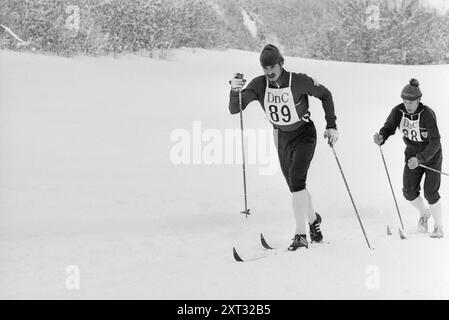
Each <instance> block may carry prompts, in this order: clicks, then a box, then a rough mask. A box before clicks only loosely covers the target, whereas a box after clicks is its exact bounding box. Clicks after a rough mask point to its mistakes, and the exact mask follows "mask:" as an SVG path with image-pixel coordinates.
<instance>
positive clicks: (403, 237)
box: [398, 228, 407, 240]
mask: <svg viewBox="0 0 449 320" xmlns="http://www.w3.org/2000/svg"><path fill="white" fill-rule="evenodd" d="M398 230H399V237H400V238H401V240H406V239H407V238H406V237H405V235H404V232H403V231H402V229H401V228H399V229H398Z"/></svg>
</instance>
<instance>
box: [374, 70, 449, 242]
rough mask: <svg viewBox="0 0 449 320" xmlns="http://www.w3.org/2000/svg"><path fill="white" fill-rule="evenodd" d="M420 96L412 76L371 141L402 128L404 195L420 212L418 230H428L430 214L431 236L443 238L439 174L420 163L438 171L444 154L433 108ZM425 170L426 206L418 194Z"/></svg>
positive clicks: (416, 81)
mask: <svg viewBox="0 0 449 320" xmlns="http://www.w3.org/2000/svg"><path fill="white" fill-rule="evenodd" d="M421 97H422V93H421V90H420V89H419V82H418V80H416V79H411V80H410V82H409V84H408V85H406V86H405V87H404V89H403V90H402V93H401V98H402V100H403V103H401V104H400V105H398V106H396V107H395V108H393V110H392V111H391V113H390V115H389V116H388V119H387V121H386V122H385V124H384V126H383V128H382V129H380V131H379V133H376V134H375V135H374V142H375V143H376V144H378V145H382V144H384V143H385V141H386V140H387V139H388V137H389V136H391V135H393V134H394V133H395V131H396V128H399V130H400V131H401V132H402V134H403V139H404V142H405V144H406V148H405V162H406V164H405V165H404V174H403V189H402V191H403V194H404V197H405V198H406V199H407V200H408V201H410V202H411V204H412V205H413V206H414V207H416V208H417V209H418V210H419V212H420V218H419V221H418V232H424V233H427V231H428V219H429V217H430V214H432V216H433V218H434V222H435V224H434V230H433V232H432V233H431V234H430V237H432V238H442V237H443V236H444V234H443V221H442V214H441V202H440V201H439V199H440V194H439V193H438V190H439V188H440V179H441V174H440V173H438V172H435V171H431V170H428V169H425V168H423V167H421V166H420V164H423V165H425V166H427V167H430V168H433V169H436V170H438V171H441V163H442V160H443V156H442V149H441V144H440V133H439V131H438V126H437V121H436V116H435V112H434V111H433V110H432V109H431V108H429V107H428V106H425V105H423V104H422V103H421ZM424 174H425V179H424V197H425V198H426V200H427V202H428V203H429V209H427V208H426V206H425V205H424V201H423V199H422V198H421V196H420V190H421V187H420V183H421V179H422V177H423V176H424ZM429 211H430V213H429Z"/></svg>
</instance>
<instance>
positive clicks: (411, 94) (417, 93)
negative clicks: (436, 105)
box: [401, 79, 422, 101]
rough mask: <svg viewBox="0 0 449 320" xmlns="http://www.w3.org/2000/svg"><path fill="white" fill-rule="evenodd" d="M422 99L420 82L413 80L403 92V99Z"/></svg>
mask: <svg viewBox="0 0 449 320" xmlns="http://www.w3.org/2000/svg"><path fill="white" fill-rule="evenodd" d="M421 97H422V93H421V90H420V89H419V81H418V80H416V79H411V80H410V81H409V84H407V85H406V86H405V87H404V89H402V92H401V98H402V99H404V100H409V101H414V100H418V99H419V98H421Z"/></svg>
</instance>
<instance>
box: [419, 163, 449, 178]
mask: <svg viewBox="0 0 449 320" xmlns="http://www.w3.org/2000/svg"><path fill="white" fill-rule="evenodd" d="M419 166H420V167H423V168H424V169H428V170H430V171H434V172H437V173H440V174H444V175H445V176H449V174H447V173H444V172H442V171H438V170H437V169H434V168H430V167H428V166H425V165H423V164H420V165H419Z"/></svg>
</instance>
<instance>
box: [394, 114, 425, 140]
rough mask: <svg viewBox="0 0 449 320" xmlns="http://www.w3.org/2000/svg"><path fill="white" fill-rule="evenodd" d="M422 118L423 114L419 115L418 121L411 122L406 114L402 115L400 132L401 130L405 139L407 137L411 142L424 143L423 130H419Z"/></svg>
mask: <svg viewBox="0 0 449 320" xmlns="http://www.w3.org/2000/svg"><path fill="white" fill-rule="evenodd" d="M420 117H421V114H418V119H416V120H411V119H409V118H407V117H406V116H405V113H404V114H403V115H402V119H401V124H400V126H399V130H401V132H402V134H403V135H404V137H406V138H407V139H409V140H411V141H416V142H422V141H423V140H422V138H421V130H420V128H419V119H420ZM426 134H427V133H426Z"/></svg>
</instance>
